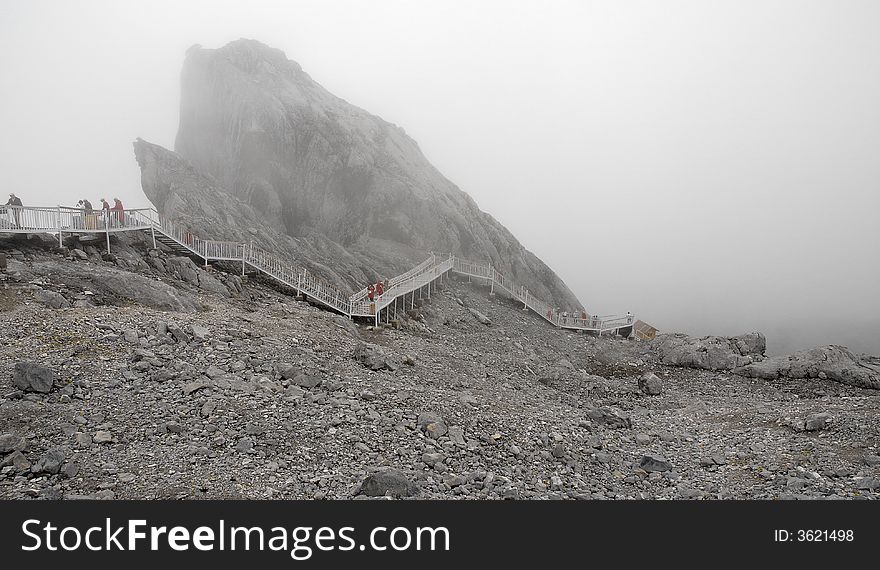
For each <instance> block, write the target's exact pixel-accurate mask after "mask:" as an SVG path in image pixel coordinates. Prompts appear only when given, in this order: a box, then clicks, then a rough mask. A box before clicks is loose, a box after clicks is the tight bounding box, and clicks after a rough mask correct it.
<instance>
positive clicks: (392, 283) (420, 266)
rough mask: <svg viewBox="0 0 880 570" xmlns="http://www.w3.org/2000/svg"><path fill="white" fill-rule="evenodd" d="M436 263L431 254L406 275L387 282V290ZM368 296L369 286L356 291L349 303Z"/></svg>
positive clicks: (402, 274)
mask: <svg viewBox="0 0 880 570" xmlns="http://www.w3.org/2000/svg"><path fill="white" fill-rule="evenodd" d="M436 263H437V256H435V255H434V254H433V253H432V254H431V257H429V258H428V259H426V260H425V261H423V262H421V263H420V264H418V265H416V266H415V267H413V268H412V269H410V270H409V271H407V272H406V273H401V274H400V275H398V276H396V277H392V278H390V279H389V280H388V288H389V289H390V288H391V287H394V286H395V285H397V284H398V283H401V282H402V281H406V280H407V279H409V278H410V277H412V276H413V275H418V274H419V273H421V272H422V271H425V270H426V269H428V268H429V267H431V266H433V265H434V264H436ZM369 294H370V292H369V286H367V287H364V288H363V289H361V290H360V291H358V292H357V293H355V294H354V295H352V296H351V302H352V303H359V302H361V301H363V300H364V299H366V298H367V297H368V296H369Z"/></svg>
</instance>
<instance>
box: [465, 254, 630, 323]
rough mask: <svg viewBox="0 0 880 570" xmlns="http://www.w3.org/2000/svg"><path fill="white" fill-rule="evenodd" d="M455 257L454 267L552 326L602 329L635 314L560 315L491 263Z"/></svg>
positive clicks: (627, 321) (627, 320) (628, 320)
mask: <svg viewBox="0 0 880 570" xmlns="http://www.w3.org/2000/svg"><path fill="white" fill-rule="evenodd" d="M454 259H455V261H454V264H453V269H452V270H453V271H455V272H456V273H460V274H463V275H468V276H471V277H477V278H479V279H487V280H490V281H491V282H492V284H493V285H495V286H498V287H500V288H501V289H503V290H505V291H507V293H508V294H510V296H511V297H513V298H514V299H516V300H518V301H520V302H521V303H522V304H523V306H524V307H526V308H528V309H531V310H532V311H534V312H535V313H537V314H538V315H539V316H541V317H542V318H543V319H545V320H546V321H548V322H550V323H551V324H553V325H554V326H557V327H560V328H569V329H582V330H591V331H599V332H602V331H607V330H615V329H619V328H624V327H627V326H631V325H632V324H633V323H634V322H635V317H634V316H633V315H631V314H627V315H623V316H619V315H609V316H604V317H595V316H593V317H591V316H586V318H583V317H581V316H578V315H577V314H575V315H565V316H563V313H562V312H560V311H558V310H556V309H555V308H554V307H551V306H550V305H548V304H547V303H545V302H543V301H541V300H540V299H538V298H537V297H535V296H534V295H532V294H531V292H529V290H528V289H526V288H525V287H523V286H520V287H517V286H516V284H515V283H514V282H513V281H512V280H510V279H508V278H507V277H505V276H504V275H503V274H501V273H499V272H498V271H497V270H495V268H494V267H491V266H489V265H483V264H480V263H476V262H473V261H467V260H465V259H460V258H457V257H456V258H454Z"/></svg>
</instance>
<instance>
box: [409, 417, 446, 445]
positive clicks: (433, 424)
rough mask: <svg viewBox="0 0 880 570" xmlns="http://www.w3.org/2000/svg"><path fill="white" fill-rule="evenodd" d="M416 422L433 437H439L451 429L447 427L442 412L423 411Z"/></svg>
mask: <svg viewBox="0 0 880 570" xmlns="http://www.w3.org/2000/svg"><path fill="white" fill-rule="evenodd" d="M416 423H417V425H418V426H419V429H420V430H422V431H423V432H424V433H425V435H427V436H428V437H430V438H431V439H438V438H439V437H441V436H443V435H446V433H447V432H448V431H449V429H448V428H447V427H446V422H444V421H443V418H442V417H441V416H440V414H437V413H435V412H423V413H421V414H419V417H418V420H417V422H416Z"/></svg>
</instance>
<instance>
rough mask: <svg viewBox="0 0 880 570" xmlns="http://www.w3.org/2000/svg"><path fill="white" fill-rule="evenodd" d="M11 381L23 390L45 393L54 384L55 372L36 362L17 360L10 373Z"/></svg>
mask: <svg viewBox="0 0 880 570" xmlns="http://www.w3.org/2000/svg"><path fill="white" fill-rule="evenodd" d="M12 383H13V384H14V385H15V387H16V388H18V389H19V390H24V391H25V392H41V393H43V394H47V393H49V392H50V391H51V390H52V387H53V385H54V384H55V372H53V371H52V369H51V368H49V367H48V366H44V365H43V364H38V363H36V362H17V363H16V364H15V369H14V371H13V373H12Z"/></svg>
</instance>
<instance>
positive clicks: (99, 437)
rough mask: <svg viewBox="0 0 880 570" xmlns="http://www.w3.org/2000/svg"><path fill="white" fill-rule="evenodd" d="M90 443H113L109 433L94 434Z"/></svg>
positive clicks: (111, 435)
mask: <svg viewBox="0 0 880 570" xmlns="http://www.w3.org/2000/svg"><path fill="white" fill-rule="evenodd" d="M92 441H94V442H95V443H111V442H112V441H113V434H112V433H110V432H109V431H99V432H97V433H95V436H94V437H93V438H92Z"/></svg>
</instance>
